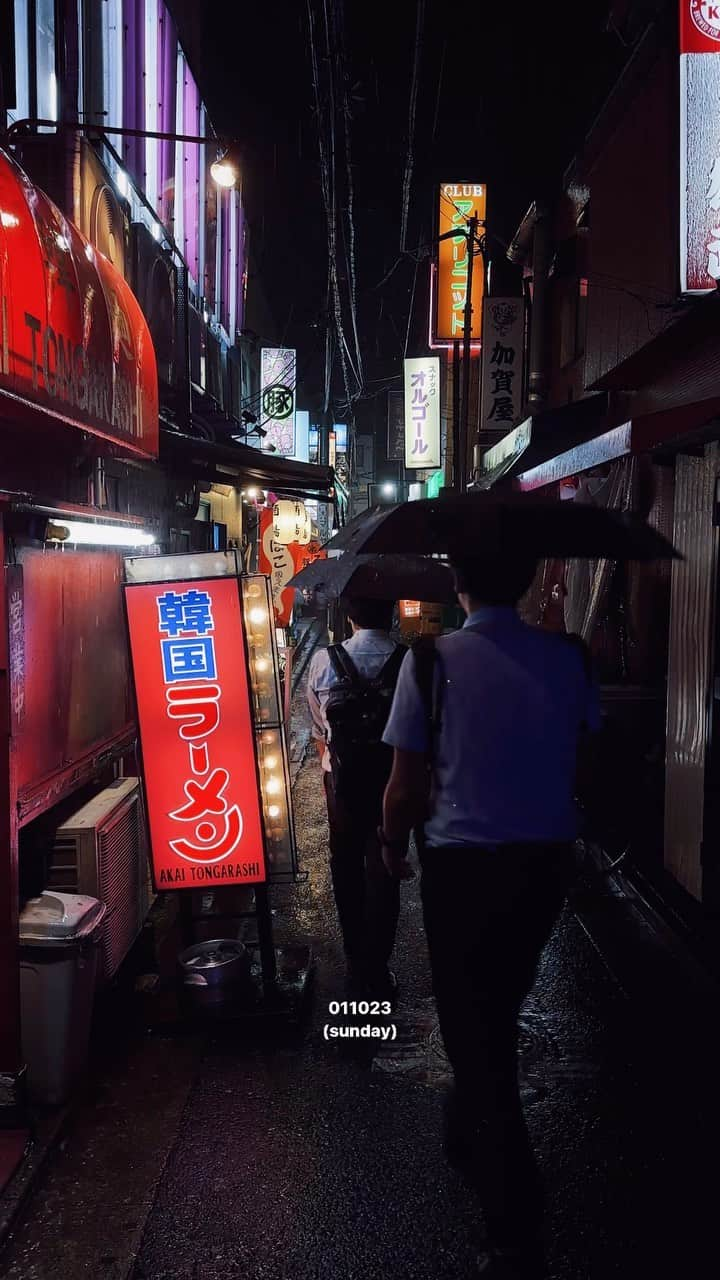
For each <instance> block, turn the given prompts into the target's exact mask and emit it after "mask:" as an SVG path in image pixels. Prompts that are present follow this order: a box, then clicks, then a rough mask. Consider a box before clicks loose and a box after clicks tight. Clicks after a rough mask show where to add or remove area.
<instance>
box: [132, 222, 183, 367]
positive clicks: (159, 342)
mask: <svg viewBox="0 0 720 1280" xmlns="http://www.w3.org/2000/svg"><path fill="white" fill-rule="evenodd" d="M131 242H132V273H131V284H132V289H133V293H134V294H135V297H136V298H137V300H138V302H139V303H140V306H141V307H142V311H143V315H144V316H145V319H146V320H147V322H148V328H149V330H150V334H151V337H152V340H153V346H154V348H155V355H156V358H157V367H158V377H159V379H160V381H161V382H162V383H164V384H165V386H169V387H172V386H174V385H175V382H176V381H177V374H178V361H177V315H176V312H177V288H178V280H177V270H176V268H175V265H174V263H173V262H172V259H171V258H170V255H169V254H168V253H167V252H166V251H165V250H164V249H163V248H162V246H161V245H159V244H158V243H157V241H156V240H155V239H154V237H153V235H152V233H151V232H150V231H148V229H147V227H146V226H145V225H144V223H142V222H134V223H133V224H132V228H131Z"/></svg>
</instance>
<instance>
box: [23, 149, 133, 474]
mask: <svg viewBox="0 0 720 1280" xmlns="http://www.w3.org/2000/svg"><path fill="white" fill-rule="evenodd" d="M0 419H2V420H5V421H8V422H16V423H22V424H28V425H30V426H32V424H33V422H37V421H44V420H47V419H50V420H55V421H57V422H58V423H59V424H62V425H63V426H66V427H67V426H70V427H76V428H80V429H81V430H82V431H85V432H90V433H91V434H92V435H95V436H100V437H102V438H103V439H105V440H110V441H112V442H113V443H115V444H119V445H122V447H123V448H124V449H126V450H130V451H131V452H132V453H136V454H141V455H143V456H144V457H149V458H155V457H157V451H158V381H157V366H156V362H155V352H154V350H153V344H152V339H151V337H150V330H149V329H148V326H147V323H146V321H145V317H144V316H143V313H142V311H141V309H140V305H139V303H138V301H137V299H136V298H135V297H134V295H133V293H132V292H131V290H130V288H129V287H128V285H127V284H126V283H125V280H124V279H123V277H122V276H121V275H120V273H119V272H118V271H117V270H116V269H115V268H114V267H113V266H112V265H111V264H110V262H108V260H107V259H106V258H104V257H103V255H102V254H101V253H99V252H98V251H97V250H96V249H95V248H94V247H93V246H92V245H91V244H90V243H89V241H87V240H86V239H85V238H84V237H83V236H82V235H81V234H80V232H79V231H78V230H77V228H76V227H75V226H73V224H72V223H71V222H69V221H68V220H67V218H65V216H64V215H63V214H62V213H61V212H60V210H59V209H58V208H57V207H56V206H55V205H54V204H53V203H52V201H51V200H49V199H48V197H47V196H46V195H44V194H43V192H42V191H39V190H38V189H37V187H34V186H33V184H32V183H31V182H30V180H29V178H28V177H27V175H26V174H25V173H24V172H23V170H22V169H21V168H20V167H19V166H18V165H17V164H16V163H15V161H14V160H12V159H11V158H10V157H9V156H8V155H7V154H6V153H5V152H4V151H0ZM29 447H32V446H29Z"/></svg>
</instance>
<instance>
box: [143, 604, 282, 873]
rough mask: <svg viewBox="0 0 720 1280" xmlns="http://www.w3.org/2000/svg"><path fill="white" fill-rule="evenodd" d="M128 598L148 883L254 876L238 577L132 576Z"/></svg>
mask: <svg viewBox="0 0 720 1280" xmlns="http://www.w3.org/2000/svg"><path fill="white" fill-rule="evenodd" d="M125 594H126V603H127V615H128V623H129V628H130V648H131V653H132V663H133V674H134V678H135V691H136V695H137V706H138V719H139V723H140V738H141V743H142V753H143V771H144V776H145V788H146V792H147V803H148V815H149V822H150V837H151V848H152V864H153V875H154V880H155V884H156V886H157V887H158V888H159V889H162V888H163V887H164V888H172V889H193V888H198V887H200V886H202V885H203V884H207V883H210V882H218V883H224V884H233V883H235V884H257V883H261V882H263V881H264V880H265V878H266V871H265V853H264V849H265V845H264V835H263V825H262V815H261V807H260V792H259V784H258V778H257V769H256V763H255V759H256V757H255V732H254V725H253V719H252V712H251V704H250V687H249V681H248V674H247V665H246V661H245V656H244V654H245V645H244V629H243V619H242V612H241V606H240V595H239V589H238V580H237V578H216V579H212V578H211V579H206V580H191V581H186V582H172V583H170V584H168V583H143V584H133V585H130V586H127V587H126V589H125ZM238 655H240V656H238Z"/></svg>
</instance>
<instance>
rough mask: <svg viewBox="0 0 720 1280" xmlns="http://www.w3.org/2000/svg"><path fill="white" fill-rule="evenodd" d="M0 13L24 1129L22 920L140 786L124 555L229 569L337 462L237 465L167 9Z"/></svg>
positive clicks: (6, 548)
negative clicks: (137, 545) (267, 514)
mask: <svg viewBox="0 0 720 1280" xmlns="http://www.w3.org/2000/svg"><path fill="white" fill-rule="evenodd" d="M2 13H3V30H2V32H0V65H1V69H2V79H1V81H0V83H1V86H2V89H1V94H2V101H1V102H0V127H1V128H2V129H3V132H2V137H0V425H1V427H2V432H1V433H0V564H1V565H2V572H3V582H2V587H3V589H2V591H0V724H1V725H2V729H0V1126H1V1125H2V1124H4V1123H5V1124H7V1123H9V1124H11V1125H12V1124H17V1123H19V1122H20V1121H19V1117H21V1116H22V1113H23V1087H24V1085H23V1082H24V1070H23V1061H24V1055H23V1048H22V1025H21V1017H20V952H19V947H18V916H19V912H20V910H21V908H22V905H23V903H24V902H25V901H26V900H27V899H28V898H29V897H32V896H34V895H36V894H37V893H38V892H40V891H41V890H42V889H44V888H46V887H48V886H54V887H55V888H58V889H60V888H63V887H64V888H68V886H69V884H70V881H71V879H72V877H70V878H69V872H68V860H67V858H66V859H65V862H64V863H63V862H62V858H61V854H60V852H59V851H60V844H58V839H59V837H58V830H59V829H60V828H61V827H62V826H63V823H65V824H67V822H68V821H71V820H72V818H73V815H75V814H76V813H77V812H78V810H79V809H81V808H82V806H83V804H84V803H86V802H87V801H91V800H93V799H94V798H96V797H97V796H98V794H107V792H108V790H110V791H112V789H113V788H114V787H116V786H117V784H118V781H119V779H121V778H132V777H133V776H136V775H137V774H138V756H137V725H136V720H135V707H134V699H133V694H132V687H131V681H130V673H129V660H128V648H127V636H126V625H125V618H124V614H123V606H122V581H123V554H127V546H128V545H132V543H133V540H135V541H137V542H143V541H144V543H145V544H149V543H150V542H152V543H154V549H155V550H157V551H159V552H163V551H167V552H183V551H187V552H192V551H205V550H213V549H215V550H222V549H225V548H230V547H236V548H237V549H238V551H240V552H241V553H242V555H243V563H246V562H247V560H248V557H247V553H248V551H249V550H250V546H249V544H250V543H251V541H252V538H253V536H254V531H255V524H256V512H255V510H254V505H253V502H252V501H250V500H248V499H244V498H243V491H244V490H247V489H248V487H251V486H253V487H258V488H259V489H262V490H266V489H272V490H273V491H274V492H275V493H276V494H280V495H283V494H287V495H288V496H297V497H302V496H308V497H310V498H314V499H315V500H318V501H321V502H322V501H328V500H330V499H331V497H332V472H331V469H330V468H329V467H327V466H325V467H319V466H312V465H310V464H308V463H302V462H293V461H291V460H288V459H285V458H281V457H279V456H277V455H273V454H269V453H264V452H262V451H261V450H260V449H258V448H254V447H252V444H253V438H254V439H255V443H259V438H258V437H257V436H255V437H253V434H252V428H253V427H254V425H255V424H256V422H257V420H258V419H259V418H260V416H261V407H260V405H259V363H260V361H259V356H260V345H261V340H262V339H263V338H267V337H268V336H269V337H271V338H272V335H263V334H248V333H247V332H246V331H245V309H246V301H247V298H246V293H247V274H248V271H247V264H248V252H249V249H248V234H247V226H246V222H245V216H244V212H243V203H242V190H241V187H240V186H239V185H235V186H234V187H232V188H228V187H223V186H221V185H218V184H217V183H216V182H215V181H214V180H213V178H212V175H211V172H210V170H211V165H212V162H213V160H215V159H216V158H218V157H220V156H221V154H222V152H223V151H224V144H220V143H218V142H216V141H213V142H211V143H209V144H208V145H205V141H204V140H205V139H206V138H209V137H211V135H212V127H211V122H210V120H209V118H208V113H207V110H206V107H205V104H204V102H203V98H202V94H201V92H200V88H199V85H198V81H197V80H196V78H195V76H194V74H193V69H191V67H190V65H189V63H188V60H187V58H186V56H185V52H184V50H183V48H182V47H181V44H180V42H179V39H178V35H177V30H176V26H175V23H174V20H173V17H172V13H171V11H170V9H169V8H168V7H167V6H166V5H165V4H164V2H163V0H59V2H58V0H49V2H48V0H14V3H10V4H9V5H5V6H3V9H2ZM158 134H160V135H163V136H162V137H157V136H155V135H158ZM68 522H70V526H72V527H71V536H68V534H67V532H66V531H67V529H68V527H70V526H69V525H68ZM58 529H60V530H61V533H60V534H58ZM89 538H92V545H89V544H88V539H89ZM103 539H105V540H104V541H103ZM123 544H124V546H125V551H123ZM131 791H132V787H131V788H130V789H129V790H128V794H127V796H126V797H125V799H126V800H127V804H124V807H123V809H122V813H121V814H120V813H119V811H118V812H116V811H115V809H113V807H112V804H110V803H109V802H108V803H109V807H108V814H109V815H110V818H109V819H108V821H109V825H107V824H106V826H104V827H103V828H102V831H101V832H100V834H99V835H98V839H97V841H96V845H95V846H94V847H95V849H96V852H97V859H98V860H97V864H96V866H97V868H99V867H100V866H101V851H102V849H103V848H105V847H106V846H107V856H105V855H102V857H103V858H104V859H105V861H104V862H103V863H102V866H104V867H105V872H106V873H107V874H108V875H109V876H110V884H109V888H108V896H109V897H112V906H113V910H112V911H111V912H109V913H108V929H107V934H106V936H105V940H104V943H103V946H104V948H105V949H104V952H103V954H104V956H105V958H106V971H107V972H108V973H111V972H113V971H114V968H116V967H117V965H118V964H119V963H121V961H122V957H123V955H124V953H125V951H126V950H127V947H128V946H129V945H130V944H131V942H132V939H133V937H134V936H135V935H136V934H137V931H138V929H139V927H140V925H141V923H142V918H143V913H144V911H145V910H146V909H147V901H148V898H147V892H146V890H147V883H146V877H145V876H144V872H143V857H144V846H143V839H144V826H143V821H142V813H141V803H140V798H139V788H138V787H137V786H136V787H135V790H134V793H133V795H130V792H131ZM123 795H125V793H124V792H123ZM110 798H111V799H112V796H111V797H110ZM113 815H114V816H113ZM71 826H72V823H71ZM111 830H112V832H114V833H115V835H114V836H111V835H109V834H108V832H110V831H111ZM101 837H102V838H101ZM113 840H116V844H113ZM117 840H119V841H120V843H119V845H118V844H117ZM103 841H105V843H103ZM61 843H62V842H61ZM78 857H79V855H78ZM58 859H60V861H58ZM78 866H79V864H78ZM76 870H77V868H76ZM99 874H100V873H99V871H98V875H99ZM78 876H79V872H78ZM78 876H76V882H77V884H78V885H80V879H78ZM83 883H84V882H83ZM83 891H85V892H87V887H85V889H84V890H83ZM97 896H103V895H102V894H98V895H97Z"/></svg>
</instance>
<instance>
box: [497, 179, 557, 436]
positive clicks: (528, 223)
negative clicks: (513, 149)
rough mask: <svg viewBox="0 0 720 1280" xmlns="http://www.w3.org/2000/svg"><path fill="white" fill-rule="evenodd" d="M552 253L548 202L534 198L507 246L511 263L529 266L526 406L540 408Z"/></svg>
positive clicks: (545, 384) (545, 369) (545, 376)
mask: <svg viewBox="0 0 720 1280" xmlns="http://www.w3.org/2000/svg"><path fill="white" fill-rule="evenodd" d="M551 254H552V220H551V214H550V208H549V205H548V204H546V203H545V202H544V201H535V202H534V203H533V204H532V205H531V206H530V208H529V209H528V211H527V213H526V214H525V217H524V218H523V220H522V222H521V223H520V226H519V227H518V230H517V233H516V235H515V238H514V240H513V242H512V244H511V245H510V248H509V249H508V252H507V256H508V259H509V261H510V262H513V263H515V264H517V265H520V266H527V265H528V264H531V265H532V283H533V295H532V310H531V314H530V342H529V352H528V409H529V412H530V413H531V414H535V413H538V412H539V411H540V409H542V407H543V405H544V403H545V399H546V397H547V391H548V359H547V356H548V324H547V301H548V275H549V271H550V259H551Z"/></svg>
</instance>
